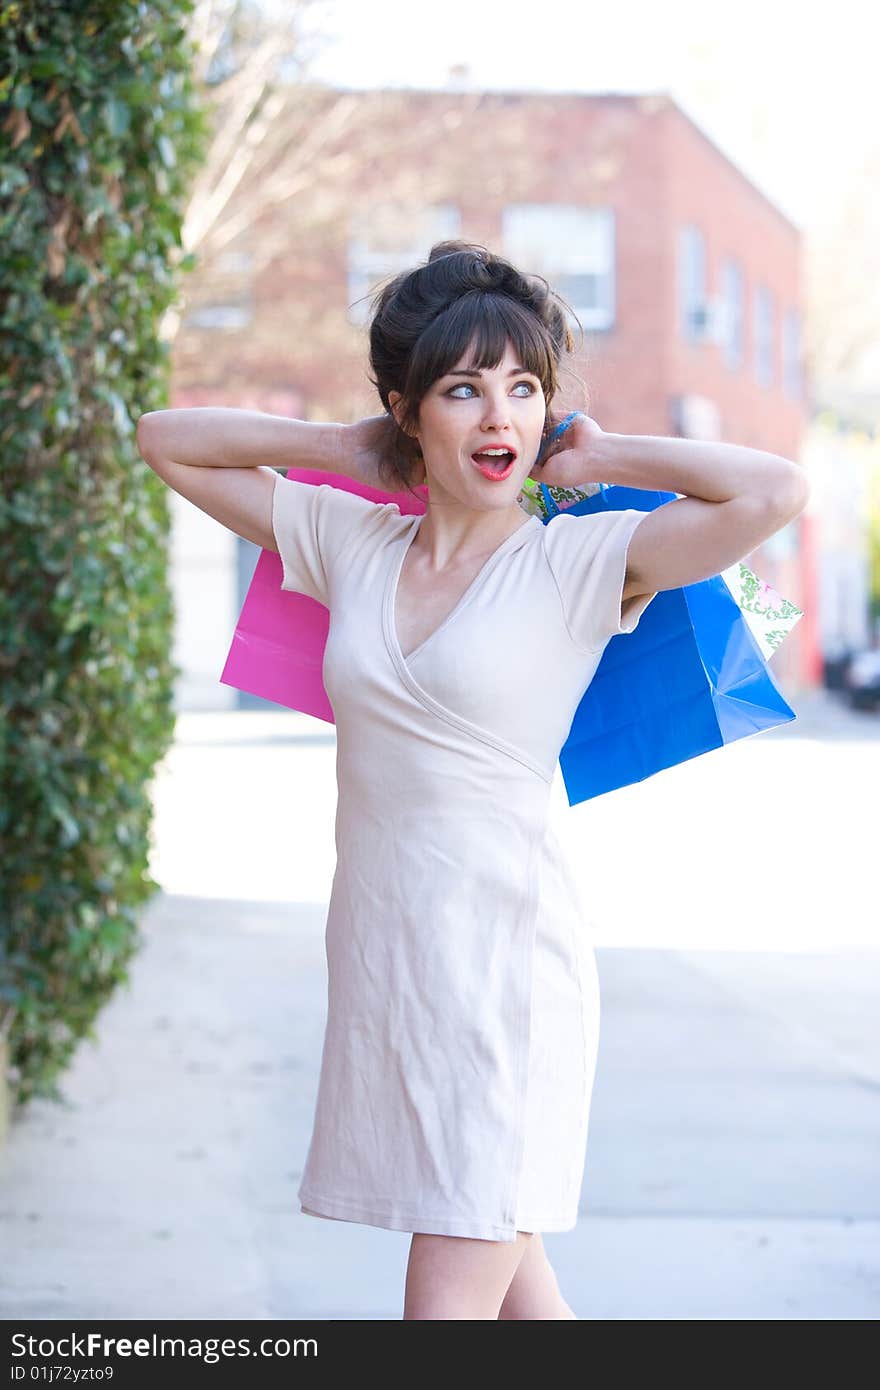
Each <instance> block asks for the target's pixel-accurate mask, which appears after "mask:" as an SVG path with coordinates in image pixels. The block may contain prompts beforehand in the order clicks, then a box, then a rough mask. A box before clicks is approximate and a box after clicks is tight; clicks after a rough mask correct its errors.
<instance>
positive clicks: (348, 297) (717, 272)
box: [174, 89, 818, 686]
mask: <svg viewBox="0 0 880 1390" xmlns="http://www.w3.org/2000/svg"><path fill="white" fill-rule="evenodd" d="M347 96H348V98H349V99H350V101H351V102H353V103H354V104H355V106H356V108H357V112H358V119H357V120H356V121H354V122H350V123H349V124H348V126H347V128H346V129H345V130H344V131H343V132H342V133H341V134H340V135H339V136H338V139H337V141H336V143H335V144H334V142H333V140H330V141H329V142H326V143H325V145H324V147H323V149H322V151H321V158H322V159H323V160H325V161H326V162H327V167H328V169H329V168H336V167H338V166H339V165H340V164H342V167H343V169H344V173H343V175H342V176H341V177H340V175H339V174H335V175H334V182H333V190H332V195H330V196H328V197H326V198H323V206H318V204H319V203H322V198H321V197H319V196H318V195H313V197H312V199H311V205H310V206H304V205H303V202H302V201H300V200H293V201H292V202H291V203H289V204H287V205H285V206H284V207H283V208H276V209H275V210H274V211H273V210H267V211H266V212H265V213H264V214H263V215H262V216H261V217H260V218H259V220H257V221H256V222H255V223H254V224H253V226H252V228H251V229H250V231H249V232H248V234H247V235H246V236H243V237H242V238H241V239H240V241H239V242H238V243H237V245H236V247H235V248H233V249H232V251H231V253H229V254H228V255H227V256H226V258H225V260H224V261H223V263H222V266H221V264H220V263H218V265H217V266H216V268H215V269H214V272H213V273H212V274H211V275H210V276H205V277H203V279H202V281H201V282H199V283H198V287H197V292H196V293H195V294H194V296H193V300H192V302H191V304H190V305H189V308H188V312H187V316H186V318H185V320H184V324H183V327H182V330H181V333H180V335H179V338H178V342H177V344H176V347H175V397H174V400H175V403H176V404H185V403H201V404H210V403H214V404H226V405H250V406H252V407H255V408H259V409H266V410H272V411H274V412H276V413H290V414H291V415H297V416H300V417H302V418H308V419H338V420H348V419H355V418H357V417H358V416H359V415H363V414H374V413H376V412H377V411H378V410H379V409H380V408H381V407H380V403H379V401H378V398H377V396H376V395H375V393H374V391H373V389H372V387H371V386H370V384H369V381H368V380H367V375H366V371H367V360H366V335H365V331H364V324H365V322H366V318H367V313H368V308H369V305H368V302H367V300H366V298H365V296H367V295H368V293H369V291H370V290H371V289H372V288H374V287H375V286H376V285H377V284H378V283H379V282H380V281H381V280H383V279H384V278H385V276H387V275H388V274H390V273H392V272H395V271H397V270H398V269H401V268H404V267H408V266H411V265H414V264H416V263H418V262H419V261H420V260H422V259H424V257H425V256H426V254H427V252H428V250H429V249H430V246H431V245H432V244H433V243H434V242H435V241H438V240H441V239H444V238H446V237H450V236H461V237H463V238H465V239H467V240H471V241H477V242H480V243H482V244H484V245H486V246H489V247H490V248H491V249H493V250H496V251H499V252H501V253H502V254H504V255H507V256H508V257H509V258H510V259H511V260H513V261H514V262H515V263H516V264H518V265H519V266H520V267H521V268H523V269H525V270H531V271H538V272H540V273H541V274H543V275H545V276H546V278H547V279H548V280H550V282H551V283H552V284H553V285H554V287H555V288H557V289H558V290H559V292H560V293H561V294H562V296H563V297H564V298H565V299H566V300H567V301H568V303H569V304H570V305H571V306H572V308H573V309H574V310H575V312H576V314H577V318H578V320H579V322H580V325H581V326H582V328H583V330H584V339H583V346H582V349H581V350H580V351H579V354H578V357H577V359H576V361H575V363H574V367H575V370H576V372H577V373H578V374H579V376H580V377H581V378H582V379H583V381H584V383H585V385H586V388H587V397H586V400H585V398H584V396H583V395H582V394H581V391H580V388H579V386H578V383H577V382H576V381H575V380H571V381H566V378H565V377H563V389H562V401H561V403H562V404H566V405H569V406H572V407H574V406H584V405H586V407H587V408H588V410H589V413H590V414H592V415H594V416H595V418H596V419H597V420H598V421H599V423H600V424H601V425H602V427H603V428H605V429H607V430H612V431H615V432H618V433H625V434H657V435H676V434H677V435H687V436H692V437H697V438H705V439H710V438H717V439H723V440H727V441H730V442H732V443H741V444H747V445H751V446H754V447H756V448H759V449H766V450H769V451H771V452H773V453H779V454H782V455H784V456H785V457H788V458H791V459H795V460H799V459H800V457H801V451H802V445H803V440H804V433H805V429H806V425H807V422H808V419H809V414H810V400H809V387H808V384H807V382H806V381H805V371H804V363H803V354H802V346H801V321H802V313H803V282H802V239H801V234H800V232H799V230H798V228H797V227H796V226H794V225H793V224H792V223H791V222H790V221H789V220H788V218H787V217H785V216H784V215H783V213H782V212H780V210H779V209H778V208H776V207H775V206H774V205H773V203H772V202H771V201H770V200H769V199H768V198H767V197H766V196H765V195H764V194H763V193H762V192H761V191H760V190H759V189H758V188H756V187H755V185H754V184H753V183H751V182H750V181H749V179H748V178H746V177H745V175H744V174H743V173H742V172H741V171H740V170H739V169H738V168H737V167H736V166H735V165H734V164H733V163H732V162H731V161H730V160H729V159H728V158H727V156H726V155H725V154H724V153H723V151H722V150H720V149H719V148H718V147H717V146H716V145H715V144H714V143H713V142H712V141H711V140H710V139H709V138H707V136H706V135H705V134H704V133H703V132H702V131H701V130H700V129H699V128H698V127H697V126H696V125H695V124H694V123H693V121H692V120H691V119H690V118H689V117H688V116H687V115H686V114H685V113H684V112H683V111H682V110H681V108H679V107H678V106H677V105H676V104H675V102H674V101H672V100H671V99H670V98H669V97H667V96H666V95H663V94H649V95H645V96H637V95H636V96H628V95H627V96H623V95H602V94H599V95H568V94H556V93H553V94H531V93H517V92H501V93H499V92H491V93H474V92H461V91H440V92H433V91H400V90H398V89H395V90H394V91H393V92H382V91H364V92H357V93H348V94H347ZM338 97H339V94H338V93H335V92H334V93H332V94H331V93H327V96H326V98H325V99H326V101H327V102H328V103H329V102H330V101H332V100H338ZM377 136H378V138H377ZM279 234H280V235H279ZM263 238H266V239H268V240H271V241H272V243H273V244H274V245H280V247H281V249H280V250H279V251H278V252H275V253H273V254H272V255H271V257H269V258H268V259H267V258H266V257H265V256H263V257H261V256H260V254H259V252H260V245H261V242H262V240H263ZM807 541H808V536H807V521H806V519H805V518H804V517H801V518H799V519H798V520H797V521H796V522H794V523H792V525H791V526H789V527H786V528H785V531H783V532H781V533H780V534H779V535H778V536H776V537H774V538H773V539H772V540H771V542H769V543H768V544H767V545H765V546H763V547H761V549H760V550H759V551H758V552H755V554H754V555H753V556H752V559H751V563H752V564H753V566H754V568H755V569H757V570H758V572H759V573H760V574H761V575H762V577H763V578H765V579H766V580H767V581H768V582H769V583H771V584H773V585H775V586H776V587H777V588H778V589H779V590H780V591H781V592H782V593H783V594H785V595H786V596H787V597H789V598H791V599H793V600H794V601H795V602H796V603H798V604H799V605H800V606H801V607H803V608H805V609H806V610H807V612H806V616H805V617H804V618H803V619H802V620H801V622H800V623H799V624H798V626H797V628H796V629H795V631H794V633H793V634H792V636H791V637H790V638H789V639H788V640H787V642H786V643H785V644H784V646H783V647H782V649H781V650H780V652H779V653H778V654H777V656H775V657H774V658H773V670H774V672H775V673H776V674H777V676H778V677H779V678H781V679H783V680H784V681H787V682H788V683H789V685H790V686H791V685H793V686H798V685H801V684H807V683H810V682H812V681H813V680H815V679H816V678H817V676H818V664H817V663H818V653H817V649H816V635H815V634H816V627H815V614H816V607H817V605H816V602H815V594H814V591H813V583H812V579H811V575H812V561H811V558H810V556H809V554H808V553H807V551H808V550H809V546H808V543H807ZM241 544H242V545H244V546H247V544H248V543H247V542H242V543H241ZM248 548H249V549H251V550H252V549H253V547H248ZM255 558H256V557H255V556H254V559H255ZM242 574H243V578H242V581H241V582H242V583H246V580H247V566H245V567H244V569H243V571H242ZM241 596H242V594H241V587H240V586H239V591H238V593H237V595H236V600H237V599H238V597H241ZM182 598H183V600H184V601H185V595H182ZM236 615H237V610H236Z"/></svg>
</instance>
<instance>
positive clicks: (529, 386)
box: [446, 381, 537, 401]
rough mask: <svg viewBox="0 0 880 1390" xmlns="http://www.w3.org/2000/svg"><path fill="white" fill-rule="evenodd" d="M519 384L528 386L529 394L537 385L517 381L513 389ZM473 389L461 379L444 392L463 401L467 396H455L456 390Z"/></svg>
mask: <svg viewBox="0 0 880 1390" xmlns="http://www.w3.org/2000/svg"><path fill="white" fill-rule="evenodd" d="M520 386H526V387H528V394H529V395H530V396H533V395H534V394H535V391H536V390H537V387H535V386H534V385H533V384H532V382H530V381H518V382H517V383H516V387H514V390H516V389H518V388H519V387H520ZM473 390H474V387H473V386H471V384H470V382H468V381H463V382H461V383H460V384H459V385H458V386H453V387H452V388H451V389H450V390H449V391H447V392H446V395H447V396H453V397H454V398H455V399H456V400H459V401H463V400H467V399H468V397H467V396H456V395H455V393H456V391H473ZM522 399H523V400H526V399H527V398H526V397H525V396H523V397H522Z"/></svg>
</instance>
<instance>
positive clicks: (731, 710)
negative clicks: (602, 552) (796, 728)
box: [542, 484, 797, 806]
mask: <svg viewBox="0 0 880 1390" xmlns="http://www.w3.org/2000/svg"><path fill="white" fill-rule="evenodd" d="M542 491H544V495H545V502H546V503H547V504H548V510H549V511H550V512H551V515H549V516H547V517H545V518H544V524H545V525H547V526H552V525H553V517H554V514H555V513H556V511H557V510H558V509H557V508H556V507H555V505H554V503H553V501H552V499H551V498H550V496H549V494H547V493H546V491H545V490H544V487H543V484H542ZM677 496H678V494H677V493H675V492H653V491H644V490H642V489H640V488H631V487H617V486H608V485H606V484H603V485H602V487H601V489H600V491H599V492H597V493H595V495H594V496H592V497H586V498H584V499H582V500H581V501H579V502H576V503H575V504H574V506H571V507H568V508H566V515H568V516H571V515H575V516H589V515H591V514H592V513H594V512H599V511H623V510H624V509H625V508H627V507H634V508H635V509H636V510H638V511H643V512H646V511H654V510H655V508H657V507H659V506H662V505H663V503H664V502H671V501H672V500H673V499H674V498H675V497H677ZM796 718H797V716H796V714H795V712H794V710H793V709H792V708H791V706H790V705H788V704H787V703H786V701H785V700H784V699H783V696H782V693H781V691H780V690H779V687H778V685H777V684H776V682H775V680H774V679H773V676H772V675H771V674H770V671H769V669H768V667H767V662H766V660H765V658H764V656H763V654H762V652H761V650H760V648H759V646H758V644H757V642H756V641H755V638H754V636H753V635H752V633H751V631H750V629H749V626H748V624H747V623H746V621H745V619H744V617H743V614H742V610H741V609H740V607H739V605H738V604H737V603H736V601H735V599H734V598H733V595H732V594H731V592H730V589H729V588H728V587H727V584H726V583H725V582H724V580H723V579H722V577H721V575H720V574H718V575H713V576H712V577H711V578H709V579H703V580H701V581H700V582H699V583H697V584H687V585H685V586H684V587H683V588H680V589H666V590H663V591H662V592H660V593H658V594H657V596H656V597H655V598H654V599H653V600H652V602H651V603H650V604H649V605H648V607H647V608H646V609H645V611H644V613H643V614H642V616H641V618H640V619H639V624H638V627H636V629H635V631H633V632H629V633H619V634H617V635H616V636H614V637H612V638H611V640H610V642H609V643H608V645H607V647H606V648H605V650H604V652H603V653H602V659H601V661H600V662H599V666H598V668H597V670H596V674H595V675H594V677H593V679H592V681H591V683H590V686H589V688H588V690H587V691H586V693H585V694H584V697H583V699H582V700H581V702H580V704H579V705H578V708H577V710H576V711H575V716H574V719H573V721H572V725H571V729H570V731H569V734H568V738H567V739H566V741H565V743H564V744H563V746H562V750H561V752H560V755H559V765H560V768H561V770H562V778H563V782H564V784H565V790H566V794H567V796H568V803H569V805H570V806H575V805H577V803H578V802H581V801H588V800H589V799H590V798H591V797H594V796H601V795H602V793H603V792H610V791H614V790H616V789H617V788H618V787H626V786H629V785H630V783H632V782H643V781H644V780H645V778H646V777H652V776H653V775H654V773H656V772H661V771H662V770H663V769H664V768H667V767H674V766H675V764H676V763H683V762H686V761H687V760H688V759H689V758H696V757H698V756H699V755H700V754H701V753H708V752H709V750H710V749H712V748H720V747H722V745H723V744H726V743H734V742H735V741H736V740H737V739H740V738H746V737H747V736H748V735H749V734H756V733H760V732H761V730H763V729H772V728H774V727H775V726H776V725H777V724H786V723H788V722H789V721H791V720H792V719H796Z"/></svg>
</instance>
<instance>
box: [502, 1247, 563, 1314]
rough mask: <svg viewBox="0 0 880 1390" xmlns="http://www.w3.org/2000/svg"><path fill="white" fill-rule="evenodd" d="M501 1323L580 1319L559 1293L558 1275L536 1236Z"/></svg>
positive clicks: (509, 1294) (519, 1268) (522, 1262)
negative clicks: (529, 1320) (527, 1320)
mask: <svg viewBox="0 0 880 1390" xmlns="http://www.w3.org/2000/svg"><path fill="white" fill-rule="evenodd" d="M498 1317H499V1319H504V1320H510V1319H519V1320H522V1319H525V1318H533V1319H538V1318H541V1319H547V1318H557V1319H558V1318H575V1319H576V1318H577V1314H576V1313H573V1312H572V1310H571V1308H570V1307H569V1306H568V1304H567V1303H566V1301H565V1299H564V1298H563V1297H562V1294H561V1293H560V1292H559V1284H558V1283H557V1281H556V1274H555V1271H554V1269H553V1266H552V1265H551V1263H550V1261H549V1260H548V1258H547V1252H546V1250H545V1249H544V1242H543V1241H542V1239H541V1235H540V1232H536V1233H535V1234H534V1235H533V1236H532V1239H531V1241H530V1242H529V1246H528V1249H527V1250H526V1252H525V1254H524V1255H523V1257H522V1259H521V1260H520V1262H519V1264H518V1265H517V1268H516V1273H515V1274H514V1276H513V1279H512V1280H511V1283H510V1287H509V1289H508V1290H507V1293H506V1294H505V1295H504V1301H503V1303H502V1304H501V1311H500V1313H499V1314H498Z"/></svg>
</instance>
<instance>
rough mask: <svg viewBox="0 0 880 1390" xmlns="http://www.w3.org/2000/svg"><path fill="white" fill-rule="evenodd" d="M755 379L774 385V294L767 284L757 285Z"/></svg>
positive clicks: (763, 384) (764, 384) (765, 384)
mask: <svg viewBox="0 0 880 1390" xmlns="http://www.w3.org/2000/svg"><path fill="white" fill-rule="evenodd" d="M754 313H755V379H756V381H757V382H758V385H759V386H772V385H773V296H772V294H771V293H770V291H769V290H768V288H767V286H766V285H757V286H756V287H755V301H754Z"/></svg>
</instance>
